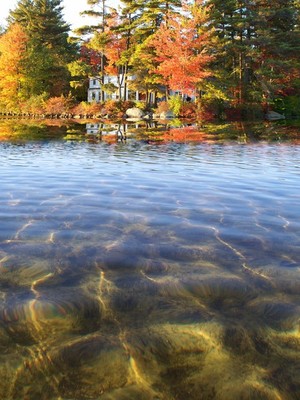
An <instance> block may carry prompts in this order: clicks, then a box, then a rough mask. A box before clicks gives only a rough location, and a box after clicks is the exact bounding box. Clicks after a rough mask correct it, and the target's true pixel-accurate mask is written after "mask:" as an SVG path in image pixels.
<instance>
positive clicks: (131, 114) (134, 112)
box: [126, 107, 145, 118]
mask: <svg viewBox="0 0 300 400" xmlns="http://www.w3.org/2000/svg"><path fill="white" fill-rule="evenodd" d="M144 115H145V114H144V111H143V110H141V109H140V108H137V107H133V108H128V110H126V116H127V117H128V118H142V117H143V116H144Z"/></svg>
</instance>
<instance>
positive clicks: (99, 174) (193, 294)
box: [0, 128, 300, 400]
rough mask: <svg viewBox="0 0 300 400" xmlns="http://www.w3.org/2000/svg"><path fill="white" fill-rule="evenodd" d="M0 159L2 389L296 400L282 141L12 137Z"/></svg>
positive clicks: (299, 155)
mask: <svg viewBox="0 0 300 400" xmlns="http://www.w3.org/2000/svg"><path fill="white" fill-rule="evenodd" d="M24 129H25V128H24ZM26 132H27V131H26ZM229 133H230V132H229ZM31 139H32V138H31ZM0 162H1V169H0V189H1V190H0V204H1V209H0V221H1V225H0V398H1V399H2V400H10V399H18V400H19V399H20V400H24V399H28V400H35V399H37V400H42V399H46V400H48V399H51V400H54V399H57V400H58V399H63V400H71V399H76V400H81V399H101V400H111V399H115V400H125V399H126V400H135V399H136V400H199V399H203V400H207V399H217V400H227V399H228V400H240V399H245V400H246V399H249V400H254V399H255V400H257V399H262V400H264V399H267V400H269V399H270V400H279V399H282V400H290V399H291V400H292V399H293V400H294V399H300V320H299V315H300V145H299V144H297V142H291V141H284V142H283V141H280V140H277V141H275V142H269V141H266V140H264V141H257V140H255V141H248V142H247V141H246V142H245V141H244V142H241V141H238V140H227V141H226V140H222V141H221V142H220V141H210V140H194V141H191V140H182V139H181V140H179V141H176V140H174V139H173V140H160V141H155V140H145V139H143V140H140V139H136V138H134V137H132V138H130V137H128V138H127V139H126V140H117V139H116V140H81V141H78V140H64V139H61V137H59V138H56V139H49V138H47V140H41V139H35V140H29V141H27V140H24V138H22V140H17V141H11V140H6V141H2V142H0Z"/></svg>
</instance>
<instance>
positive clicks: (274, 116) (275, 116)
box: [266, 111, 285, 121]
mask: <svg viewBox="0 0 300 400" xmlns="http://www.w3.org/2000/svg"><path fill="white" fill-rule="evenodd" d="M280 119H285V116H284V115H282V114H279V113H278V112H275V111H268V112H267V114H266V120H268V121H278V120H280Z"/></svg>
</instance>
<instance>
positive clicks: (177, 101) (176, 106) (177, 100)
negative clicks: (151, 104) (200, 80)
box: [168, 95, 183, 117]
mask: <svg viewBox="0 0 300 400" xmlns="http://www.w3.org/2000/svg"><path fill="white" fill-rule="evenodd" d="M168 104H169V107H170V110H172V111H173V114H174V115H175V116H176V117H178V116H179V115H180V109H181V107H182V105H183V99H182V97H181V96H179V95H175V96H170V98H169V100H168Z"/></svg>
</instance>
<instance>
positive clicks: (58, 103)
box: [44, 96, 73, 115]
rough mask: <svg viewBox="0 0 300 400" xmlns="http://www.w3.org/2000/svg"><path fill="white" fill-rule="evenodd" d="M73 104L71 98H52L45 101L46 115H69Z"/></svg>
mask: <svg viewBox="0 0 300 400" xmlns="http://www.w3.org/2000/svg"><path fill="white" fill-rule="evenodd" d="M72 104H73V101H72V98H70V97H64V96H59V97H50V99H48V100H46V101H45V105H44V109H45V113H46V114H58V115H60V114H67V113H69V111H70V109H71V106H72Z"/></svg>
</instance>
